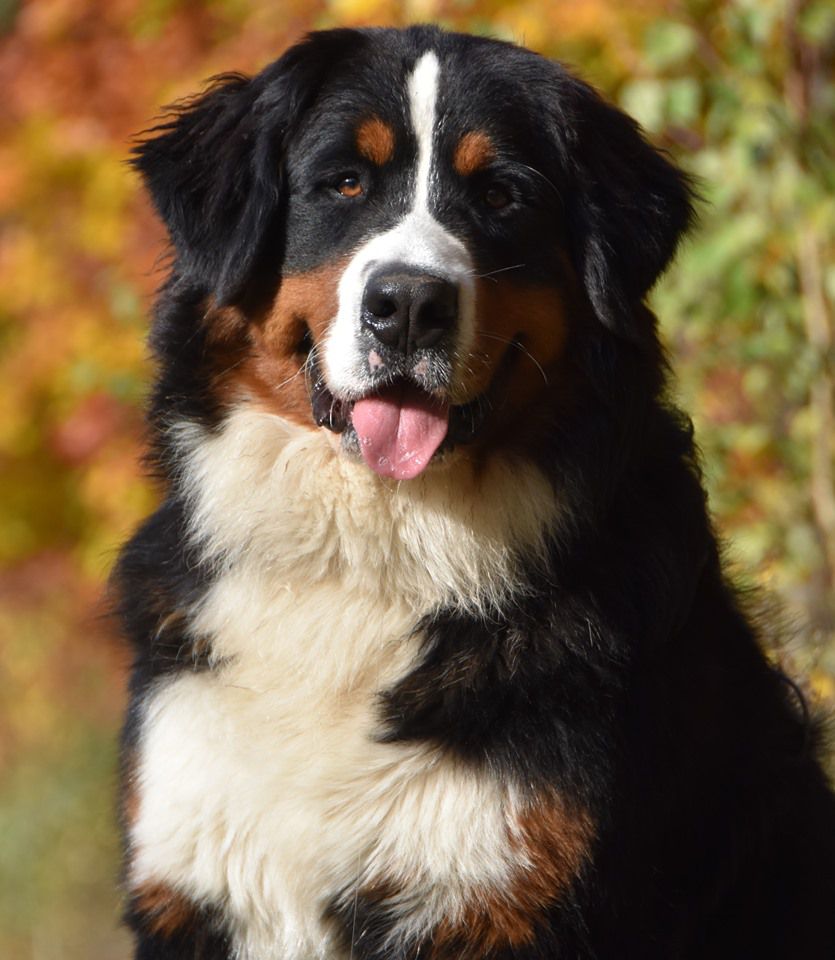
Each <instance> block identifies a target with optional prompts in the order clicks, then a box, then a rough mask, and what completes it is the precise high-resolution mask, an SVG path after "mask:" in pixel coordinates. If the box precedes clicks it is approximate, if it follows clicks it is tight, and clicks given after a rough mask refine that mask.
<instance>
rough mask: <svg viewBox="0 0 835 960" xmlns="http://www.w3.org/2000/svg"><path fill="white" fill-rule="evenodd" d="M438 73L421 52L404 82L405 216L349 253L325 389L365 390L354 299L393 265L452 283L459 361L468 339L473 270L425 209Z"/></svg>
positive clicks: (326, 356)
mask: <svg viewBox="0 0 835 960" xmlns="http://www.w3.org/2000/svg"><path fill="white" fill-rule="evenodd" d="M440 77H441V67H440V63H439V62H438V57H437V55H436V54H435V53H434V52H432V51H429V52H428V53H425V54H423V56H421V57H420V59H419V60H418V61H417V63H416V64H415V67H414V69H413V70H412V72H411V74H410V75H409V77H408V79H407V81H406V91H407V95H408V103H409V120H410V123H411V127H412V130H413V132H414V135H415V139H416V141H417V156H416V159H415V169H414V177H413V179H412V181H411V182H412V191H413V192H412V196H411V197H410V200H411V203H410V209H409V212H408V213H407V214H406V215H405V216H404V217H403V219H402V220H401V221H400V222H399V223H398V224H396V225H395V226H394V227H392V228H391V229H390V230H387V231H386V232H385V233H380V234H377V235H376V236H373V237H371V238H369V239H368V240H366V242H365V243H363V244H362V246H360V247H359V248H358V249H357V250H356V251H355V253H354V255H353V257H352V258H351V260H350V262H349V263H348V266H347V267H346V269H345V272H344V273H343V274H342V279H341V280H340V283H339V306H338V310H337V315H336V317H335V319H334V321H333V323H332V324H331V328H330V331H329V332H328V335H327V337H326V339H325V344H324V350H323V362H324V367H325V373H326V378H327V381H328V385H329V387H330V389H331V390H332V391H333V392H334V393H335V394H337V395H338V396H341V397H345V398H350V399H356V398H357V397H360V396H363V395H364V394H366V393H367V392H368V390H369V389H370V387H371V385H372V384H371V379H370V377H369V374H368V364H367V362H366V361H367V358H368V355H369V354H368V346H367V345H366V346H365V348H364V349H363V347H362V346H361V344H360V334H361V332H362V331H361V325H360V323H361V314H362V298H363V292H364V290H365V286H366V283H367V282H368V278H369V277H370V276H371V274H372V273H376V272H377V271H379V270H384V269H385V267H386V265H387V264H392V265H393V264H398V265H400V266H407V267H410V268H412V269H416V270H424V271H425V272H426V273H428V274H430V275H431V276H436V277H441V278H443V279H446V280H449V281H451V282H453V283H456V284H457V285H458V289H459V297H458V302H459V318H458V331H457V343H456V344H455V348H454V350H453V353H454V355H455V356H457V357H464V356H466V354H467V351H468V350H469V349H470V347H471V346H472V341H473V338H474V336H475V320H474V298H475V285H474V281H473V275H474V272H475V271H474V265H473V261H472V258H471V257H470V254H469V251H468V250H467V248H466V247H465V246H464V244H463V243H461V241H460V240H459V239H458V238H457V237H455V236H453V235H452V234H451V233H450V232H449V231H448V230H447V229H446V228H445V227H444V226H443V225H442V224H441V223H439V222H438V221H437V220H436V219H435V217H433V216H432V213H431V211H430V193H431V187H432V184H433V182H435V181H436V180H437V177H438V169H437V155H436V152H435V149H434V146H435V134H436V131H437V129H438V122H439V118H438V109H437V102H438V87H439V82H440Z"/></svg>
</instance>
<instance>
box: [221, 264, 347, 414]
mask: <svg viewBox="0 0 835 960" xmlns="http://www.w3.org/2000/svg"><path fill="white" fill-rule="evenodd" d="M344 267H345V264H344V263H337V264H328V265H327V266H326V267H321V268H319V269H316V270H312V271H310V272H309V273H305V274H294V275H290V276H286V277H284V279H283V280H282V281H281V286H280V288H279V290H278V293H277V294H276V298H275V300H274V302H273V304H272V306H271V307H270V309H269V310H268V311H267V312H266V314H264V315H263V316H261V317H257V318H252V319H251V320H246V318H244V325H245V343H244V344H243V347H242V348H239V351H238V354H239V355H238V356H237V357H235V356H233V355H231V354H230V356H229V357H228V360H229V362H228V364H227V366H226V368H225V369H220V370H219V373H218V375H217V377H216V381H215V391H216V393H217V395H218V396H219V397H220V399H221V400H222V402H223V403H225V404H226V405H230V406H231V405H234V404H235V403H236V402H240V401H242V400H243V401H248V402H251V403H255V404H256V405H258V406H259V407H261V408H262V409H265V410H268V411H270V412H271V413H276V414H279V415H280V416H282V417H284V418H286V419H288V420H291V421H293V422H295V423H299V424H301V425H303V426H309V427H315V423H314V422H313V418H312V416H311V411H310V398H309V394H308V389H307V382H306V378H305V363H306V360H307V358H306V356H305V355H304V354H303V353H301V352H300V350H299V346H300V344H301V342H302V340H303V338H304V336H305V333H306V332H307V331H309V333H310V336H311V337H312V340H313V344H314V346H317V345H319V344H320V343H321V342H322V339H323V338H324V336H325V334H326V332H327V330H328V327H329V326H330V323H331V321H332V320H333V318H334V317H335V316H336V311H337V306H338V291H337V287H338V284H339V280H340V277H341V276H342V272H343V270H344ZM226 322H227V324H228V325H229V326H230V329H231V328H233V327H234V324H232V323H231V322H230V321H229V320H228V319H227V321H226Z"/></svg>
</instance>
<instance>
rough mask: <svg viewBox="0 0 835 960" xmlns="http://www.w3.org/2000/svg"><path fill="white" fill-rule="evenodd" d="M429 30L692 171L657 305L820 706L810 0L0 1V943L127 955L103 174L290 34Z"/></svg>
mask: <svg viewBox="0 0 835 960" xmlns="http://www.w3.org/2000/svg"><path fill="white" fill-rule="evenodd" d="M415 21H436V22H439V23H442V24H445V25H447V26H450V27H455V28H459V29H466V30H470V31H476V32H483V33H489V34H492V35H494V36H498V37H502V38H505V39H510V40H515V41H518V42H521V43H524V44H526V45H528V46H530V47H533V48H534V49H536V50H539V51H541V52H543V53H546V54H548V55H552V56H555V57H558V58H560V59H562V60H566V61H568V62H569V63H571V64H573V65H574V66H575V67H576V68H577V69H578V70H579V71H580V72H581V73H583V74H584V75H585V76H586V78H588V79H589V80H591V81H592V82H593V83H594V84H596V85H597V86H598V87H599V88H600V89H601V90H603V91H604V92H605V93H606V94H607V95H608V96H609V97H611V98H612V99H614V100H615V101H616V102H618V103H619V104H621V105H622V106H623V107H624V108H625V109H627V110H628V111H630V112H631V113H633V114H634V115H635V116H637V117H638V119H639V120H640V121H641V122H642V123H643V124H644V126H645V127H646V129H647V130H648V131H649V134H650V136H651V137H652V139H654V141H655V142H656V143H658V144H660V145H661V146H663V147H664V148H666V149H667V150H669V151H670V152H671V153H672V154H673V155H674V156H675V157H676V158H677V160H678V161H679V162H680V163H681V164H682V165H683V166H684V167H686V168H687V169H688V170H690V171H691V172H693V173H694V174H696V175H697V176H699V177H700V178H702V193H703V196H704V198H705V203H704V205H703V207H702V222H701V226H700V228H699V230H698V232H697V233H696V234H695V236H694V237H693V238H692V239H691V240H690V241H689V242H688V243H687V244H686V246H685V248H684V249H683V251H682V253H681V255H680V257H679V259H678V261H677V263H676V265H675V266H674V267H673V269H672V270H671V271H670V273H669V275H668V276H667V277H666V278H665V280H664V281H663V283H662V284H661V285H660V286H659V288H658V289H657V290H656V291H655V294H654V300H655V304H656V306H657V308H658V311H659V313H660V315H661V318H662V323H663V329H664V334H665V336H666V338H667V341H668V343H669V346H670V350H671V352H672V354H673V356H674V360H675V361H676V366H677V369H678V371H679V379H678V382H677V388H676V389H677V392H678V395H679V397H680V398H681V401H682V403H683V404H684V405H685V406H686V407H687V408H688V409H690V410H691V411H692V413H693V414H694V418H695V422H696V428H697V436H698V438H699V440H700V443H701V447H702V449H703V451H704V454H705V459H706V463H707V479H708V482H709V486H710V493H711V500H712V505H713V509H714V512H715V514H716V518H717V524H718V527H719V529H720V531H721V532H722V534H723V535H724V536H725V537H726V538H727V540H728V542H729V548H728V550H729V557H730V558H731V560H732V561H733V564H734V566H735V568H736V570H737V571H738V574H739V576H740V577H742V579H743V582H745V583H748V584H750V585H754V586H760V587H765V588H766V590H767V591H768V592H769V593H770V594H771V595H772V596H774V597H776V598H777V599H778V600H779V601H780V602H781V603H782V604H783V606H784V609H785V611H786V622H787V636H786V639H785V641H784V642H783V643H782V644H781V645H780V646H779V647H775V650H774V656H775V657H776V658H779V660H780V661H781V662H782V663H783V664H784V665H786V666H787V667H788V668H789V669H790V670H791V671H792V672H794V673H795V674H796V675H800V676H802V677H803V678H804V679H803V685H804V689H805V690H806V692H807V694H808V695H809V696H810V698H811V699H813V700H814V701H815V703H817V704H818V705H820V706H822V707H823V708H824V709H828V708H831V707H832V706H833V705H834V704H835V599H833V598H835V481H834V480H833V471H834V470H835V458H834V456H833V455H834V454H835V414H834V413H833V396H834V395H835V394H834V387H833V381H835V363H833V353H834V351H835V346H833V340H834V338H835V189H833V186H835V67H834V66H833V63H834V60H835V4H833V2H832V0H808V2H807V0H724V2H721V0H631V2H630V3H629V4H624V3H622V2H618V0H570V2H569V0H565V2H554V0H518V2H509V3H504V2H500V0H406V2H405V3H404V2H402V0H399V2H394V0H275V2H258V0H206V2H197V0H98V2H96V0H31V2H17V0H0V956H2V957H4V958H9V960H18V958H20V960H82V958H83V960H125V958H127V956H128V943H127V939H126V937H125V936H124V934H123V933H122V932H120V930H119V928H118V913H119V898H118V887H117V877H118V855H117V842H116V837H115V829H114V780H115V764H116V749H115V742H116V736H117V730H118V724H119V713H120V709H121V706H122V702H123V689H124V676H125V667H126V655H125V653H124V651H123V649H122V648H121V646H120V644H119V641H118V638H117V637H116V634H115V631H114V629H113V625H112V623H111V622H109V620H108V618H107V616H106V601H105V599H104V584H105V581H106V577H107V574H108V570H109V568H110V566H111V564H112V562H113V559H114V556H115V553H116V550H117V549H118V545H119V543H120V541H121V540H122V539H123V538H124V537H125V536H126V535H127V534H128V533H129V531H130V530H131V529H132V528H133V527H134V526H135V525H136V523H137V522H138V521H139V520H140V518H141V517H143V516H144V515H145V514H146V513H147V512H148V511H149V510H150V509H151V508H152V506H153V504H154V500H155V494H154V491H153V489H152V488H151V486H150V485H149V484H148V483H147V482H146V481H145V479H144V478H143V475H142V469H141V465H140V459H139V458H140V456H141V442H142V440H141V438H142V414H141V408H142V402H143V397H144V394H145V391H146V389H147V382H148V377H149V373H150V371H149V367H148V363H147V360H146V355H145V348H144V343H143V338H144V336H145V332H146V318H147V315H148V309H149V306H150V303H151V300H152V295H153V291H154V289H155V287H156V286H157V285H158V284H159V283H160V281H161V279H162V276H163V272H162V267H161V266H160V259H161V255H162V254H163V253H164V236H163V232H162V229H161V227H160V225H159V224H158V223H157V222H156V221H155V219H154V217H153V215H152V213H151V210H150V208H149V205H148V202H147V199H146V198H145V197H144V196H143V195H142V193H141V192H140V190H139V184H138V182H137V179H136V177H135V176H134V175H133V174H132V173H131V171H130V170H129V169H128V167H127V166H126V164H125V159H126V157H127V155H128V153H129V150H130V145H131V137H132V136H133V135H135V134H136V133H137V132H138V131H141V130H142V129H143V128H145V127H147V126H149V125H150V123H151V121H152V120H153V118H154V116H155V115H156V114H157V113H158V111H159V109H160V107H161V105H163V104H166V103H169V102H171V101H173V100H176V99H177V98H179V97H182V96H185V95H187V94H189V93H192V92H194V91H195V90H197V89H199V88H200V86H201V84H202V82H203V81H204V80H205V79H206V78H208V77H209V76H211V75H213V74H215V73H219V72H222V71H228V70H233V69H234V70H242V71H250V72H251V71H255V70H258V69H259V68H260V67H262V66H263V65H265V64H266V63H267V62H269V61H270V60H272V59H273V58H274V57H275V56H277V55H278V54H279V53H280V52H281V51H282V49H283V48H284V47H285V46H286V45H287V44H289V43H290V42H292V41H293V40H294V39H296V38H298V37H299V36H300V35H301V34H302V33H303V32H304V31H306V30H309V29H311V28H317V27H328V26H333V25H351V24H404V23H408V22H415Z"/></svg>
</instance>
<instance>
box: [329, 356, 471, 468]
mask: <svg viewBox="0 0 835 960" xmlns="http://www.w3.org/2000/svg"><path fill="white" fill-rule="evenodd" d="M311 405H312V408H313V416H314V419H315V421H316V423H317V424H318V425H319V426H321V427H326V428H327V429H328V430H332V431H333V432H334V433H345V432H349V433H350V434H352V435H353V436H351V437H350V440H353V439H354V438H355V439H356V448H357V450H358V451H359V453H360V454H361V456H362V458H363V460H364V461H365V463H366V464H367V466H368V467H369V468H370V469H371V470H373V471H374V472H375V473H377V474H379V475H380V476H382V477H392V478H394V479H396V480H411V479H413V478H414V477H416V476H418V475H419V474H421V473H423V471H424V470H425V469H426V467H427V466H428V465H429V462H430V461H431V460H432V458H433V457H434V456H435V455H436V454H438V453H440V452H442V451H446V450H450V449H452V447H453V446H457V445H458V444H462V443H469V442H470V441H472V440H473V439H474V438H475V436H476V434H477V433H478V431H479V429H480V427H481V425H482V423H483V421H484V417H485V414H486V411H487V409H488V407H489V403H488V402H487V401H486V398H485V397H484V396H483V395H482V396H480V397H477V398H476V399H475V400H472V401H470V402H469V403H466V404H461V405H458V406H452V405H450V403H449V402H448V401H447V400H446V399H444V398H443V397H438V396H436V395H434V394H431V393H428V392H427V391H425V390H423V389H422V388H421V387H419V386H418V385H417V384H415V383H413V382H412V381H411V380H407V379H405V378H402V377H401V378H398V379H396V380H394V381H393V382H391V383H389V384H387V385H386V386H385V387H383V388H382V389H380V390H377V391H375V392H373V393H370V394H368V395H367V396H365V397H361V398H359V399H357V400H352V401H346V400H339V399H337V398H336V397H334V395H333V394H332V393H331V392H330V390H329V389H328V388H327V385H326V384H325V382H324V379H323V378H322V377H321V375H318V376H316V377H315V378H314V380H313V383H312V387H311ZM350 445H353V444H350Z"/></svg>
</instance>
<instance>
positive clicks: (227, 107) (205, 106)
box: [132, 30, 363, 304]
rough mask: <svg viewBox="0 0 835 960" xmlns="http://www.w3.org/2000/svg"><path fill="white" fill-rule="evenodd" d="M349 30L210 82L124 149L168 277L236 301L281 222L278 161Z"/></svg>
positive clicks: (351, 34)
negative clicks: (162, 231) (169, 267)
mask: <svg viewBox="0 0 835 960" xmlns="http://www.w3.org/2000/svg"><path fill="white" fill-rule="evenodd" d="M362 42H363V37H362V35H361V34H360V33H358V32H356V31H353V30H332V31H326V32H321V33H316V34H311V35H310V36H308V37H307V38H305V39H304V40H303V41H302V42H301V43H298V44H296V46H294V47H291V48H290V49H289V50H288V51H287V52H286V53H285V54H284V55H283V56H282V57H280V58H279V59H278V60H276V61H275V62H274V63H272V64H271V65H270V66H268V67H267V68H266V69H264V70H263V71H262V72H261V73H259V74H258V75H257V76H255V77H252V78H249V77H245V76H242V75H240V74H228V75H224V76H221V77H218V78H216V79H215V80H214V81H213V82H212V84H211V85H210V86H209V88H208V89H207V90H206V91H205V92H204V93H203V94H201V95H199V96H197V97H194V98H191V99H189V100H186V101H184V102H183V103H181V104H178V105H176V106H175V107H174V108H173V109H172V111H171V115H170V118H169V119H166V120H165V121H164V122H163V123H161V124H159V125H158V126H156V127H154V128H153V129H152V130H150V131H149V132H148V133H149V135H148V137H147V139H145V140H143V141H142V142H141V143H140V144H139V145H138V146H137V147H136V148H135V149H134V151H133V158H132V163H133V166H134V167H135V168H136V169H137V170H139V172H140V173H141V174H142V177H143V179H144V181H145V184H146V186H147V187H148V190H149V192H150V194H151V198H152V200H153V202H154V206H155V207H156V209H157V212H158V213H159V215H160V217H161V218H162V220H163V222H164V223H165V225H166V227H167V228H168V232H169V235H170V237H171V241H172V243H173V245H174V249H175V252H176V270H177V272H178V274H179V275H180V276H182V277H183V278H184V279H185V280H186V281H187V282H188V283H189V284H192V285H194V286H196V287H198V288H201V289H204V290H205V291H207V292H210V293H213V294H214V296H215V299H216V301H217V302H218V303H219V304H225V303H230V302H232V301H234V300H235V298H236V297H237V296H238V295H239V294H240V293H241V291H242V289H243V288H244V286H245V285H246V282H247V280H248V278H249V276H250V273H251V271H252V268H253V266H254V265H255V262H256V261H257V259H258V257H259V255H260V254H261V252H262V247H263V245H264V242H265V239H266V238H267V235H268V233H269V228H270V226H271V225H272V224H274V223H275V222H276V218H278V217H279V216H280V215H281V205H282V194H283V182H282V176H283V174H282V158H283V155H284V152H285V150H286V147H287V144H288V143H289V142H290V139H291V138H292V136H293V134H294V132H295V130H296V128H297V127H298V124H299V121H300V120H301V118H302V116H303V115H304V112H305V111H306V109H307V108H308V107H309V106H310V105H311V104H312V103H313V101H314V100H315V98H316V95H317V93H318V91H319V89H320V87H321V84H322V82H323V81H324V79H325V77H326V76H327V74H328V72H329V70H330V69H332V67H333V66H334V65H335V63H337V62H338V61H339V60H340V59H341V57H342V55H343V54H344V52H345V51H346V50H347V49H348V47H349V46H354V47H356V45H357V44H359V43H362Z"/></svg>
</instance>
